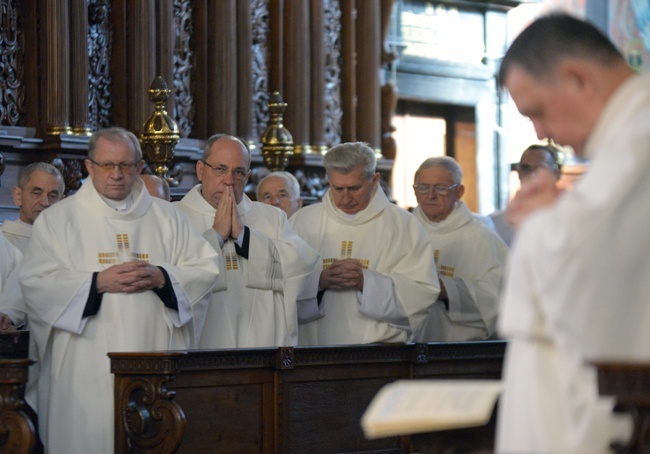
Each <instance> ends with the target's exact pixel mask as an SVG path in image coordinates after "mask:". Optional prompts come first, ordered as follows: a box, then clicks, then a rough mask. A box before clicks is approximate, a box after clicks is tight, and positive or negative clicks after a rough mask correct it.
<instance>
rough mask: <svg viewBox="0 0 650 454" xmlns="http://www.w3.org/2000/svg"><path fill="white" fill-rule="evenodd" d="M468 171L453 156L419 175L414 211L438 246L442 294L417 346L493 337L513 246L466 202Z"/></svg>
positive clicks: (442, 158) (428, 166)
mask: <svg viewBox="0 0 650 454" xmlns="http://www.w3.org/2000/svg"><path fill="white" fill-rule="evenodd" d="M462 179H463V171H462V169H461V167H460V165H458V163H457V162H456V161H455V160H454V159H453V158H451V157H449V156H439V157H435V158H429V159H427V160H425V161H424V162H423V163H422V164H421V165H420V167H419V168H418V170H417V171H416V172H415V181H414V183H415V184H414V185H413V190H414V191H415V197H416V198H417V200H418V206H417V207H416V208H415V210H414V211H413V214H415V217H416V218H418V220H419V221H420V223H421V224H422V226H423V227H424V230H425V231H426V232H427V234H428V235H429V238H430V239H431V242H432V243H433V246H434V248H435V257H436V266H437V268H438V276H439V277H440V289H441V292H440V296H439V297H438V301H437V302H436V304H434V305H433V306H432V307H431V309H430V311H429V314H428V316H427V320H426V321H425V322H424V323H423V324H422V327H421V329H420V330H419V331H418V332H417V333H416V334H415V336H414V340H415V341H416V342H434V341H464V340H482V339H488V338H490V337H491V336H493V335H494V333H495V330H496V321H497V314H498V306H499V290H500V288H501V278H502V275H503V267H504V265H505V261H506V257H507V255H508V247H507V246H506V244H505V243H504V242H503V241H502V240H501V238H499V236H498V235H497V234H496V233H495V232H493V231H492V230H490V229H489V228H488V227H487V226H486V225H484V224H483V223H482V222H481V221H480V220H478V219H477V218H476V217H475V216H474V215H473V214H472V212H471V211H470V210H469V208H468V207H467V205H466V204H465V202H463V201H462V200H461V199H462V197H463V194H464V193H465V187H464V186H463V182H462Z"/></svg>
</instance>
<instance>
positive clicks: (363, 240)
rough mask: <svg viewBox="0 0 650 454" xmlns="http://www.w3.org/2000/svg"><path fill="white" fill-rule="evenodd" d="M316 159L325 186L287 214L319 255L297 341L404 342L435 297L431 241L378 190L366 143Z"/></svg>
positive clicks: (341, 147)
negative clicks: (314, 300)
mask: <svg viewBox="0 0 650 454" xmlns="http://www.w3.org/2000/svg"><path fill="white" fill-rule="evenodd" d="M323 166H324V167H325V170H326V171H327V178H328V180H329V186H330V187H329V190H328V191H327V192H326V193H325V195H324V196H323V201H322V203H318V204H314V205H310V206H308V207H305V208H301V209H300V210H298V211H297V212H296V213H295V214H294V215H293V216H292V217H291V222H292V224H293V226H294V229H295V230H296V232H297V233H298V234H299V235H300V236H302V237H303V238H304V239H305V240H306V241H307V243H309V244H310V245H312V246H313V247H314V248H317V250H318V251H319V252H320V254H321V258H322V261H321V263H320V264H319V266H318V267H317V268H316V270H315V271H314V275H315V276H316V277H317V279H318V282H319V288H320V292H319V300H318V305H317V306H313V308H312V309H313V310H312V312H311V314H313V321H309V322H308V323H304V324H302V325H300V344H302V345H321V344H369V343H375V342H405V341H407V340H408V339H409V337H410V335H411V333H412V332H413V331H415V330H417V329H418V328H419V327H420V325H421V323H422V322H423V321H424V318H425V316H426V314H427V311H428V310H429V307H430V306H431V305H432V304H433V303H434V301H435V300H436V299H437V297H438V293H439V287H438V276H437V274H436V268H435V262H434V259H433V245H432V244H431V242H430V241H429V239H428V238H427V237H426V234H425V233H424V230H422V226H420V224H419V223H418V221H417V219H415V217H414V216H413V215H412V214H411V213H408V212H407V211H406V210H403V209H401V208H399V207H397V206H396V205H394V204H392V203H390V201H389V200H388V198H387V197H386V195H385V194H384V191H383V190H382V189H381V187H380V185H379V174H378V173H376V171H375V169H376V158H375V152H374V151H373V150H372V148H370V147H369V146H368V144H365V143H362V142H355V143H344V144H341V145H337V146H335V147H333V148H331V149H330V150H329V151H328V152H327V154H326V155H325V156H324V157H323Z"/></svg>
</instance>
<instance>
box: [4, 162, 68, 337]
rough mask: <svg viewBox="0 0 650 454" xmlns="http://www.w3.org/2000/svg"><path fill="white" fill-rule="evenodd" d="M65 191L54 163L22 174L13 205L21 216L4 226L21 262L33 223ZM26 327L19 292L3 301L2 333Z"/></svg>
mask: <svg viewBox="0 0 650 454" xmlns="http://www.w3.org/2000/svg"><path fill="white" fill-rule="evenodd" d="M64 191H65V184H64V182H63V177H62V176H61V173H60V172H59V170H58V169H57V168H56V167H54V166H53V165H51V164H47V163H45V162H35V163H33V164H30V165H28V166H27V167H25V168H24V169H22V171H21V172H20V174H19V176H18V184H17V185H16V186H14V188H13V200H14V204H15V205H16V206H18V207H19V208H20V210H19V217H18V219H17V220H15V221H9V220H7V221H4V222H3V223H2V236H4V237H5V238H6V239H7V240H8V241H9V242H10V243H12V244H13V245H14V246H15V247H16V248H18V249H19V250H20V252H21V261H22V254H24V253H25V251H26V250H27V245H28V244H29V239H30V238H31V236H32V225H33V224H34V220H36V218H37V216H38V215H39V214H40V213H41V212H42V211H43V210H45V209H46V208H47V207H49V206H50V205H52V204H53V203H56V202H58V201H59V200H61V198H62V197H63V193H64ZM19 264H20V262H18V263H17V265H16V266H18V265H19ZM26 326H27V310H26V308H25V304H24V302H23V298H22V297H21V296H20V292H18V293H17V294H15V293H14V296H13V297H11V298H9V297H8V296H5V298H2V299H0V332H7V331H14V330H15V329H16V327H19V328H21V327H26Z"/></svg>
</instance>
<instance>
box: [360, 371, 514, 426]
mask: <svg viewBox="0 0 650 454" xmlns="http://www.w3.org/2000/svg"><path fill="white" fill-rule="evenodd" d="M501 386H502V385H501V381H499V380H398V381H396V382H394V383H391V384H388V385H386V386H384V387H383V388H382V389H381V390H380V391H379V392H378V393H377V395H376V396H375V397H374V398H373V400H372V402H371V403H370V405H369V406H368V409H367V410H366V412H365V413H364V415H363V417H362V418H361V427H362V428H363V431H364V434H365V435H366V437H367V438H381V437H392V436H397V435H406V434H412V433H418V432H430V431H436V430H447V429H460V428H463V427H474V426H481V425H484V424H487V422H488V421H489V420H490V416H491V415H492V411H493V409H494V404H495V403H496V400H497V397H498V396H499V393H500V392H501Z"/></svg>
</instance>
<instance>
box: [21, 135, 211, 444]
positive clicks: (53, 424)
mask: <svg viewBox="0 0 650 454" xmlns="http://www.w3.org/2000/svg"><path fill="white" fill-rule="evenodd" d="M85 164H86V168H87V169H88V173H89V178H88V179H87V180H86V181H85V182H84V184H83V185H82V187H81V188H80V189H79V191H78V192H77V193H75V194H74V195H73V196H71V197H68V198H67V199H65V200H63V201H61V202H59V203H57V204H56V205H54V206H53V207H51V208H49V209H48V210H46V211H44V212H43V213H41V215H40V216H39V217H38V218H37V219H36V222H35V223H34V229H33V234H32V239H31V240H30V243H29V246H28V248H27V253H26V254H25V259H24V265H23V267H22V268H21V271H20V284H21V287H22V290H23V295H24V298H25V303H26V305H27V308H28V315H29V320H30V325H31V330H32V335H33V336H34V337H35V339H36V344H37V348H38V358H39V361H40V364H41V369H40V376H39V380H38V400H39V402H38V410H37V412H38V416H39V426H40V427H39V430H40V434H41V439H42V440H43V443H44V445H45V446H46V449H47V450H48V452H53V453H73V452H93V453H101V452H105V453H112V452H113V451H114V450H113V428H114V418H113V393H114V391H113V377H112V375H111V372H110V362H109V358H108V357H107V353H108V352H120V351H121V352H128V351H151V350H165V349H187V348H194V347H195V346H196V341H195V339H196V338H197V337H198V336H199V335H200V329H201V322H202V319H203V315H204V313H205V308H206V305H207V301H208V298H209V295H210V292H211V291H212V287H213V286H214V283H215V280H216V275H217V274H218V272H219V271H218V265H217V256H216V253H215V251H214V250H213V249H212V247H210V244H209V243H208V242H207V241H205V240H204V239H203V238H202V237H201V235H200V234H199V233H198V232H197V231H196V230H194V229H193V228H192V227H191V225H190V224H189V223H188V222H187V220H186V219H185V218H184V217H183V216H181V215H180V214H179V213H177V212H176V211H175V210H174V209H173V207H172V205H171V204H169V203H167V202H164V201H161V200H158V199H154V198H152V197H151V196H150V195H149V194H148V192H147V191H146V190H145V188H144V184H143V183H142V181H141V180H140V179H139V178H138V173H139V171H140V170H141V169H142V166H143V161H142V151H141V149H140V144H139V142H138V139H137V138H136V137H135V136H134V135H133V134H132V133H130V132H128V131H126V130H124V129H121V128H109V129H105V130H102V131H99V132H96V133H94V134H93V135H92V137H91V138H90V142H89V151H88V158H87V159H86V161H85Z"/></svg>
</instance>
